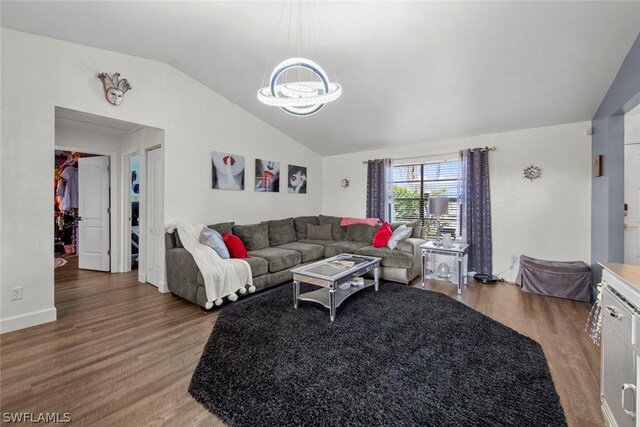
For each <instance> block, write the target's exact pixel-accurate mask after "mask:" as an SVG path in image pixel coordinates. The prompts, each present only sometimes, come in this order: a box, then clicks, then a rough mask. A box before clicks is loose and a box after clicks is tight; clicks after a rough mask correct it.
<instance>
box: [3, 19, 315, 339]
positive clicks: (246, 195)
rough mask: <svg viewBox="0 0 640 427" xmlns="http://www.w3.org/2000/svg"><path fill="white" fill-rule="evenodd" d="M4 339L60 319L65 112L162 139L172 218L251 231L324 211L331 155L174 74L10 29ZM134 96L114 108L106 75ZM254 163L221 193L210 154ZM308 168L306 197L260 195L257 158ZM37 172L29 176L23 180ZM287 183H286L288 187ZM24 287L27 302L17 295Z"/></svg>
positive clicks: (6, 51)
mask: <svg viewBox="0 0 640 427" xmlns="http://www.w3.org/2000/svg"><path fill="white" fill-rule="evenodd" d="M1 46H2V48H1V55H2V58H1V60H2V70H1V78H2V81H1V85H2V124H1V126H2V129H1V131H2V134H1V136H2V146H1V150H2V154H1V160H2V164H1V166H0V168H1V174H2V175H1V176H0V178H1V179H0V181H1V182H0V185H1V186H2V188H1V191H2V212H1V213H0V215H1V218H2V224H1V225H0V234H1V235H2V239H1V240H2V241H1V248H0V251H1V254H2V259H1V260H0V262H1V263H2V267H3V268H2V270H1V271H0V282H1V288H0V331H2V332H6V331H9V330H13V329H19V328H23V327H27V326H31V325H33V324H37V323H42V322H45V321H50V320H54V319H55V307H54V287H53V255H54V253H53V244H52V241H51V240H52V236H53V221H52V216H51V200H52V191H53V190H52V187H51V182H52V181H51V176H52V173H53V156H54V140H55V117H54V116H55V107H56V106H59V107H63V108H67V109H71V110H76V111H81V112H87V113H91V114H95V115H99V116H104V117H109V118H114V119H119V120H124V121H128V122H133V123H137V124H141V125H144V126H149V127H153V128H156V129H162V130H164V142H163V150H164V159H165V164H164V166H165V168H164V174H165V186H164V219H165V223H169V222H172V221H176V220H184V221H189V222H196V223H206V224H208V223H213V222H218V221H227V220H233V221H236V222H238V223H248V222H254V221H260V220H264V219H274V218H283V217H289V216H297V215H311V214H318V213H319V212H320V210H321V208H322V201H321V197H322V188H321V185H322V158H321V157H320V155H318V154H317V153H315V152H313V151H311V150H310V149H308V148H307V147H304V146H303V145H301V144H299V143H298V142H297V141H295V140H293V139H291V138H289V137H287V136H286V135H284V134H283V133H281V132H279V131H278V130H276V129H275V128H273V127H271V126H269V125H267V124H266V123H264V122H263V121H261V120H260V119H258V118H256V117H255V116H253V115H251V114H249V113H248V112H247V111H245V110H243V109H241V108H240V107H238V106H237V105H235V104H233V103H231V102H230V101H229V100H227V99H225V98H223V97H222V96H220V95H218V94H217V93H215V92H214V91H212V90H210V89H209V88H207V87H205V86H204V85H202V84H200V83H198V82H196V81H195V80H193V79H192V78H190V77H188V76H187V75H185V74H184V73H181V72H180V71H178V70H176V69H175V68H173V67H171V66H169V65H167V64H164V63H160V62H156V61H150V60H146V59H142V58H138V57H133V56H129V55H123V54H119V53H114V52H110V51H106V50H102V49H96V48H92V47H88V46H83V45H78V44H74V43H69V42H64V41H59V40H54V39H50V38H47V37H41V36H36V35H31V34H26V33H22V32H19V31H14V30H9V29H5V28H3V29H2V34H1ZM115 71H118V72H120V73H121V76H122V77H123V78H126V79H128V80H129V82H130V83H131V85H132V87H133V89H132V90H130V91H129V92H127V93H126V95H125V96H124V102H123V103H122V104H121V105H119V106H113V105H111V104H109V103H107V101H106V100H105V99H104V91H103V88H102V84H101V83H100V80H99V79H98V78H97V75H98V73H100V72H109V73H112V72H115ZM214 150H216V151H225V152H232V153H237V154H241V155H244V156H245V160H246V168H245V190H244V191H224V190H212V189H211V161H210V153H211V151H214ZM255 158H263V159H267V160H273V161H279V162H280V166H281V169H282V171H283V172H284V174H283V176H286V175H285V174H286V167H287V165H288V164H295V165H300V166H306V167H307V168H308V169H307V172H308V180H309V181H308V186H307V194H288V193H287V192H286V188H287V187H286V185H285V184H286V182H281V189H282V190H284V191H281V192H280V193H256V192H254V191H253V185H252V183H253V175H254V173H255V166H254V159H255ZM25 173H28V174H29V177H28V179H25V178H24V174H25ZM282 181H286V180H285V179H282ZM14 287H22V288H23V294H24V297H23V299H22V300H18V301H11V300H10V292H11V289H12V288H14Z"/></svg>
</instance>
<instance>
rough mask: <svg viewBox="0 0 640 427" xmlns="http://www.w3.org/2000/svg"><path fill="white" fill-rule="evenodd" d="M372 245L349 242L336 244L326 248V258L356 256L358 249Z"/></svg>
mask: <svg viewBox="0 0 640 427" xmlns="http://www.w3.org/2000/svg"><path fill="white" fill-rule="evenodd" d="M367 227H368V226H367ZM370 244H371V243H370V242H369V243H366V242H350V241H348V240H344V241H341V242H334V243H331V244H330V245H327V246H325V247H324V257H325V258H331V257H332V256H336V255H339V254H355V253H356V251H357V250H358V249H360V248H363V247H365V246H368V245H370Z"/></svg>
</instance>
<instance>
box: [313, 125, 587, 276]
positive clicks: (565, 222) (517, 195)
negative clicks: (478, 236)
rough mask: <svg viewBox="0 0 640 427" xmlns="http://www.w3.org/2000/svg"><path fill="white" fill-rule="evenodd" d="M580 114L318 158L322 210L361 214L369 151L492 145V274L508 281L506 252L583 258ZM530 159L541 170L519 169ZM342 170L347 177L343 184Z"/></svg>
mask: <svg viewBox="0 0 640 427" xmlns="http://www.w3.org/2000/svg"><path fill="white" fill-rule="evenodd" d="M588 126H589V123H588V122H580V123H571V124H565V125H560V126H550V127H542V128H536V129H526V130H519V131H514V132H504V133H497V134H490V135H481V136H474V137H469V138H460V139H454V140H447V141H440V142H436V143H422V144H415V145H409V146H401V147H400V146H399V147H394V148H387V149H382V150H374V151H366V152H360V153H351V154H344V155H338V156H329V157H325V158H324V159H323V168H324V173H323V178H324V183H323V192H324V194H323V197H322V199H323V203H324V206H323V212H324V213H325V214H328V215H343V216H355V217H362V216H364V215H365V203H366V200H365V197H366V177H367V171H366V169H367V167H366V165H363V164H362V162H363V161H365V160H370V159H377V158H385V157H388V158H395V159H402V158H407V157H416V156H428V157H431V156H433V157H438V158H443V157H447V155H446V153H450V154H449V155H448V157H449V158H457V156H458V154H457V152H458V151H459V150H461V149H463V148H474V147H485V146H495V147H496V148H497V149H496V151H493V152H491V153H490V155H489V167H490V185H491V215H492V231H493V269H494V274H495V273H500V272H503V271H505V270H506V271H505V273H504V274H502V275H501V277H503V278H504V279H505V280H508V281H513V280H514V279H515V274H516V273H517V267H518V266H517V265H516V266H515V268H514V269H513V270H509V266H510V265H511V255H516V256H520V255H529V256H532V257H535V258H542V259H549V260H555V261H573V260H581V261H584V262H587V263H588V262H589V258H590V250H591V249H590V241H591V237H590V234H591V233H590V215H589V206H590V203H591V197H590V195H591V178H590V176H591V160H590V154H591V146H590V138H589V136H587V135H586V129H587V127H588ZM530 165H536V166H538V167H540V168H541V169H542V176H541V178H539V179H537V180H535V181H529V180H527V179H525V178H524V175H523V170H524V168H526V167H527V166H530ZM342 178H347V179H349V181H350V183H351V185H350V186H349V187H348V188H346V189H343V188H342V187H341V186H340V180H341V179H342Z"/></svg>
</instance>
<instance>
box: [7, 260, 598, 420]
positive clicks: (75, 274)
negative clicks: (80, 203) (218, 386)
mask: <svg viewBox="0 0 640 427" xmlns="http://www.w3.org/2000/svg"><path fill="white" fill-rule="evenodd" d="M136 276H137V272H132V273H125V274H109V273H97V272H90V271H79V270H76V269H75V265H74V262H73V260H72V261H71V262H70V263H69V264H67V266H65V267H62V268H59V269H57V270H56V290H55V299H56V307H57V310H58V321H56V322H52V323H49V324H45V325H40V326H35V327H32V328H28V329H25V330H21V331H16V332H10V333H7V334H3V335H2V336H0V360H1V364H0V380H1V385H2V387H1V392H0V397H1V400H0V402H1V406H2V408H1V409H2V412H3V413H5V412H34V413H40V412H69V413H71V419H72V424H77V425H92V426H101V425H105V426H106V425H123V426H143V425H167V426H177V425H182V426H192V425H207V426H211V425H223V423H222V422H221V421H220V420H218V419H217V418H216V417H215V416H213V415H212V414H210V413H209V412H207V411H206V410H205V409H203V408H202V407H201V406H200V405H199V404H198V403H196V402H195V401H194V400H193V399H192V398H191V397H190V395H189V394H188V393H187V387H188V385H189V381H190V378H191V374H192V372H193V370H194V369H195V366H196V364H197V362H198V360H199V358H200V354H201V352H202V349H203V347H204V345H205V343H206V341H207V338H208V337H209V334H210V332H211V328H212V326H213V324H214V323H215V321H216V318H217V316H218V314H217V312H212V313H209V314H207V313H204V312H202V311H201V310H200V309H199V308H198V307H197V306H195V305H193V304H191V303H188V302H187V301H185V300H182V299H180V298H175V297H172V296H171V295H169V294H161V293H159V292H158V291H157V290H156V288H154V287H152V286H151V285H146V284H140V283H138V282H137V280H136V279H137V277H136ZM414 286H419V285H418V283H417V281H416V282H415V284H414ZM426 288H427V289H431V290H435V291H438V292H442V293H445V294H447V295H449V296H451V297H452V298H456V299H459V300H460V301H462V302H463V303H464V304H466V305H468V306H470V307H473V308H474V309H476V310H478V311H480V312H482V313H484V314H486V315H487V316H489V317H492V318H493V319H495V320H497V321H500V322H502V323H503V324H505V325H507V326H509V327H511V328H513V329H515V330H517V331H519V332H521V333H523V334H525V335H527V336H529V337H531V338H533V339H535V340H536V341H538V342H539V343H540V344H541V345H542V347H543V349H544V352H545V355H546V357H547V360H548V362H549V367H550V369H551V373H552V376H553V379H554V383H555V386H556V389H557V391H558V394H559V395H560V400H561V402H562V406H563V408H564V411H565V414H566V417H567V421H568V423H569V425H570V426H579V427H585V426H602V425H603V420H602V416H601V414H600V406H599V397H598V384H599V376H600V368H599V366H600V365H599V364H600V353H599V350H600V349H599V347H596V346H594V345H593V344H591V342H590V341H589V339H588V337H587V336H586V334H585V332H584V325H585V321H586V319H587V316H588V313H589V308H590V306H589V305H588V304H586V303H579V302H573V301H568V300H562V299H556V298H546V297H540V296H536V295H529V294H525V293H522V292H521V291H520V290H519V288H517V287H516V286H514V285H509V284H503V285H481V284H475V283H472V284H470V285H469V287H468V288H467V289H465V292H464V294H463V295H462V297H458V296H457V295H456V294H455V290H454V287H453V286H452V285H451V284H449V283H445V282H435V281H434V282H429V283H428V284H427V286H426Z"/></svg>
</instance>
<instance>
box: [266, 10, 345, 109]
mask: <svg viewBox="0 0 640 427" xmlns="http://www.w3.org/2000/svg"><path fill="white" fill-rule="evenodd" d="M293 3H294V2H293V1H292V2H291V9H290V12H289V23H290V24H289V32H288V33H287V34H288V35H289V34H291V33H292V32H293V31H292V27H293V25H294V24H293V19H292V16H293ZM297 4H298V8H297V14H298V17H297V21H298V22H297V25H296V30H297V33H298V34H297V43H298V53H299V56H298V57H294V58H289V59H286V60H284V61H282V62H280V63H279V64H278V65H276V67H275V68H274V69H273V72H272V73H271V77H270V79H269V85H268V86H265V87H262V88H261V89H259V90H258V100H259V101H260V102H262V103H263V104H266V105H271V106H275V107H280V108H281V109H282V110H283V111H285V112H287V113H289V114H291V115H293V116H298V117H301V116H311V115H313V114H315V113H317V112H318V111H320V110H321V109H322V108H323V107H324V106H325V104H327V103H328V102H331V101H335V100H336V99H338V98H339V97H340V95H342V87H341V86H340V85H339V84H337V83H332V82H330V81H329V77H328V76H327V73H326V72H325V71H324V70H323V69H322V67H320V65H318V64H317V63H315V62H314V61H312V60H310V59H306V58H303V57H302V40H303V37H302V21H303V13H302V1H301V0H298V1H297ZM281 20H282V16H281ZM279 27H280V24H278V30H279ZM278 30H276V37H277V33H278ZM296 30H294V31H296ZM288 44H289V40H287V46H288ZM265 76H266V72H265ZM263 80H264V79H263ZM263 84H264V81H263Z"/></svg>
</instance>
